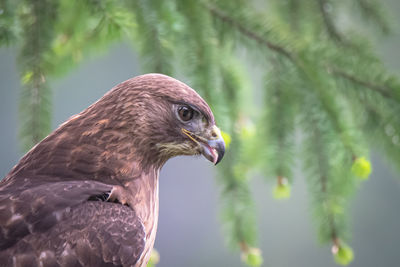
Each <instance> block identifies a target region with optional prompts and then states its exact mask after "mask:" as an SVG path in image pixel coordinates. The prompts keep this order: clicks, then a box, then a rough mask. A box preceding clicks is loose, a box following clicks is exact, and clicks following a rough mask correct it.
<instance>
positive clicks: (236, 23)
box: [206, 5, 293, 61]
mask: <svg viewBox="0 0 400 267" xmlns="http://www.w3.org/2000/svg"><path fill="white" fill-rule="evenodd" d="M206 8H207V9H208V10H209V11H210V13H211V14H212V15H213V16H214V17H216V18H218V19H220V20H222V21H224V22H226V23H228V24H230V25H231V26H232V27H234V28H236V29H237V30H238V31H239V32H240V33H242V34H243V35H245V36H246V37H248V38H250V39H253V40H254V41H256V42H258V43H259V44H261V45H263V46H266V47H267V48H269V49H270V50H273V51H275V52H277V53H279V54H281V55H283V56H285V57H286V58H288V59H289V60H291V61H293V55H292V54H291V53H290V52H289V51H288V50H286V49H285V48H284V47H282V46H280V45H278V44H275V43H273V42H271V41H269V40H268V39H265V38H264V37H263V36H262V35H260V34H258V33H257V32H255V31H252V30H251V29H249V28H247V27H246V26H245V25H242V24H241V23H240V22H239V21H238V20H236V19H235V18H234V17H231V16H229V15H228V14H226V13H224V12H223V11H221V10H220V9H218V8H216V7H214V6H211V5H207V6H206Z"/></svg>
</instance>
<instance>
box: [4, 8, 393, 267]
mask: <svg viewBox="0 0 400 267" xmlns="http://www.w3.org/2000/svg"><path fill="white" fill-rule="evenodd" d="M385 2H387V4H388V5H389V6H390V7H391V9H392V10H398V11H400V1H398V0H391V1H390V0H386V1H385ZM392 13H393V14H396V12H392ZM399 22H400V20H399ZM395 26H396V25H395ZM377 44H378V48H379V51H380V52H381V56H382V58H383V59H384V61H385V64H386V65H387V67H388V68H389V69H391V70H392V71H393V72H394V73H397V74H398V75H400V53H399V48H400V25H397V29H395V34H394V35H393V36H392V37H390V38H386V39H383V40H377ZM132 51H133V49H132V48H131V47H130V46H129V44H126V43H119V44H114V45H113V46H112V48H111V49H110V50H109V51H106V52H105V53H104V54H103V55H102V56H98V57H96V58H91V59H87V60H85V61H84V62H83V63H82V64H80V65H79V67H77V68H76V69H74V70H72V71H71V72H69V73H68V74H67V75H66V76H64V77H63V78H60V79H57V80H51V81H50V86H51V87H52V88H53V89H54V91H53V92H54V93H53V104H54V106H53V127H52V128H53V129H54V128H56V127H57V126H58V125H59V124H61V123H62V122H63V121H65V120H66V119H68V118H69V117H70V116H71V115H73V114H76V113H78V112H80V111H81V110H83V109H84V108H86V107H87V106H88V105H90V104H91V103H93V102H94V101H96V100H97V99H98V98H99V97H101V96H102V95H103V94H104V93H105V92H107V91H108V90H109V89H110V88H111V87H113V86H114V85H116V84H117V83H119V82H122V81H124V80H126V79H128V78H130V77H133V76H136V75H139V74H142V73H141V71H140V69H139V67H138V65H139V62H138V58H137V56H136V55H135V54H134V52H132ZM15 61H16V49H15V48H0V127H1V131H0V132H1V138H0V178H2V177H4V176H5V175H6V174H7V173H8V172H9V170H10V169H11V168H12V167H13V166H14V165H15V164H16V163H17V162H18V160H19V158H20V157H21V156H22V152H21V149H20V147H19V144H18V134H17V131H18V128H17V127H18V125H17V123H18V97H19V88H20V83H19V77H18V70H17V68H16V64H15ZM399 116H400V114H399ZM227 153H229V150H228V151H227ZM372 161H373V173H372V175H371V177H370V179H369V180H367V181H366V182H364V183H362V184H361V185H360V188H359V192H358V194H357V195H356V197H355V198H354V199H353V201H352V205H351V210H350V217H351V219H352V221H351V226H352V230H353V238H352V241H351V242H350V245H351V246H352V247H353V249H354V253H355V260H354V262H353V263H351V264H350V266H354V267H356V266H357V267H368V266H371V267H375V266H393V267H397V266H400V230H399V228H400V209H399V204H400V179H399V177H398V176H399V175H398V174H395V173H394V172H392V171H391V170H390V168H389V167H388V166H387V165H386V164H385V163H384V160H383V159H381V158H380V156H379V154H377V153H375V154H373V155H372ZM216 168H218V167H214V166H212V165H211V164H209V162H208V161H206V160H205V159H203V158H200V157H199V158H190V157H178V158H174V159H172V160H170V161H169V162H167V164H166V165H165V166H164V168H163V169H162V172H161V174H160V218H159V228H158V233H157V239H156V244H155V247H156V248H157V250H158V251H159V252H160V255H161V261H160V263H159V264H158V265H157V266H159V267H166V266H169V267H172V266H177V267H179V266H242V264H241V262H240V257H239V256H238V253H237V252H235V253H233V252H231V251H230V250H229V249H227V248H226V246H225V243H224V240H223V236H222V232H221V229H220V227H221V226H220V224H219V206H218V205H219V204H218V186H217V183H216V180H215V178H214V174H215V170H216ZM272 186H273V185H272V184H268V183H266V182H264V179H263V178H262V177H254V179H253V182H252V191H253V192H254V196H255V203H256V209H257V213H258V228H259V237H258V240H259V243H260V247H261V249H262V250H263V256H264V265H265V266H274V267H280V266H282V267H283V266H337V265H336V264H335V263H334V261H333V257H332V255H331V252H330V247H329V246H321V245H319V244H318V241H317V236H316V233H315V231H314V228H313V222H312V218H311V217H312V216H311V212H310V210H309V205H308V204H309V200H308V198H307V194H306V188H305V183H304V177H303V175H302V174H301V172H300V171H299V172H297V174H296V177H295V178H294V184H293V187H292V196H291V198H290V199H289V200H287V201H284V202H278V201H276V200H274V199H273V198H272V196H271V190H272Z"/></svg>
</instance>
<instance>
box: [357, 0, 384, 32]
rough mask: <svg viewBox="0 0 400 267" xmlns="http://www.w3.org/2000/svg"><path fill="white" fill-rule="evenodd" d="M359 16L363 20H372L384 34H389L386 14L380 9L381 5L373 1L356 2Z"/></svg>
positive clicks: (360, 0)
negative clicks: (361, 16)
mask: <svg viewBox="0 0 400 267" xmlns="http://www.w3.org/2000/svg"><path fill="white" fill-rule="evenodd" d="M355 2H356V3H357V4H358V7H359V9H360V12H361V14H362V15H363V16H364V18H365V20H369V21H370V20H372V21H374V22H375V23H376V25H377V26H378V27H379V28H380V29H381V31H382V32H383V33H385V34H388V33H390V31H391V29H390V25H389V22H388V19H387V14H386V12H385V10H383V8H382V4H381V3H380V2H378V1H375V0H356V1H355Z"/></svg>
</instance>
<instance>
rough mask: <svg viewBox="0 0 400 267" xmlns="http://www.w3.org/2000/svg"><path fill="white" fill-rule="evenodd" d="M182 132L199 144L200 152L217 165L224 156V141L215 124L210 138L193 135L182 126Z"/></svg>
mask: <svg viewBox="0 0 400 267" xmlns="http://www.w3.org/2000/svg"><path fill="white" fill-rule="evenodd" d="M182 132H183V133H184V134H185V135H187V136H188V137H189V138H190V139H191V140H192V141H194V142H195V143H197V144H198V145H199V146H200V149H201V154H202V155H203V156H204V157H205V158H206V159H208V160H209V161H211V162H212V163H214V164H215V165H217V164H218V163H219V162H220V161H221V160H222V158H223V157H224V154H225V142H224V139H223V138H222V136H221V131H220V130H219V129H218V128H217V127H216V126H214V127H213V129H212V131H211V137H210V138H204V137H201V136H199V135H195V134H194V133H192V132H190V131H188V130H186V129H183V128H182Z"/></svg>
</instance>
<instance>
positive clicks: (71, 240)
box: [0, 201, 145, 266]
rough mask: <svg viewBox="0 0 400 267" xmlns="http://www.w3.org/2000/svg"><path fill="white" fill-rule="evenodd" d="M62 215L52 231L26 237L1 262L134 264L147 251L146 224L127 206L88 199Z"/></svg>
mask: <svg viewBox="0 0 400 267" xmlns="http://www.w3.org/2000/svg"><path fill="white" fill-rule="evenodd" d="M62 217H63V218H62V220H60V221H59V222H58V223H57V224H56V225H55V226H54V227H52V228H51V229H50V230H48V231H46V232H42V233H34V234H31V235H28V236H25V237H24V238H23V239H21V240H20V241H19V242H18V243H17V244H16V245H15V246H13V247H11V248H9V249H7V250H4V251H2V252H0V262H2V263H6V264H5V266H8V265H12V263H13V262H16V263H17V264H16V265H17V266H35V263H36V265H37V266H134V264H135V263H136V262H137V261H138V260H139V258H140V256H141V254H142V252H143V249H144V245H145V232H144V228H143V225H142V223H141V221H140V219H139V218H138V217H137V216H136V214H135V212H134V211H133V210H132V209H131V208H129V207H127V206H124V205H121V204H117V203H111V202H102V201H88V202H84V203H82V204H80V205H78V206H75V207H74V208H70V209H67V210H66V211H65V212H64V213H63V216H62ZM24 263H28V264H26V265H24ZM0 265H1V264H0Z"/></svg>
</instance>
